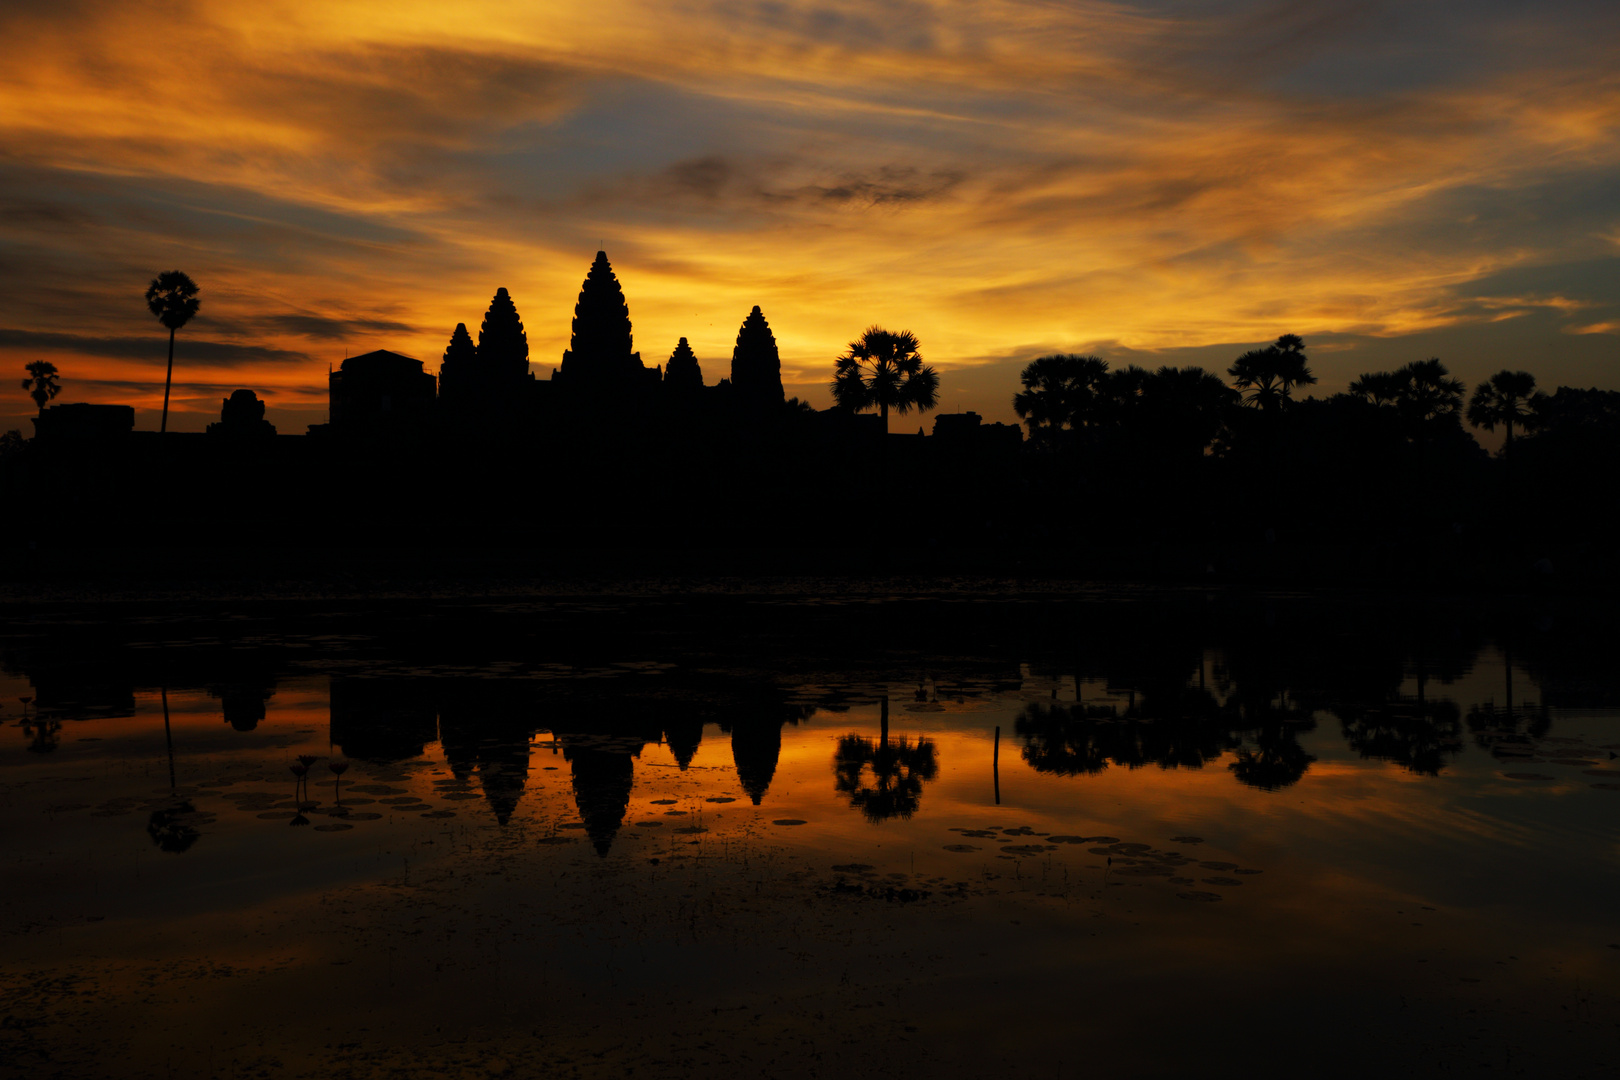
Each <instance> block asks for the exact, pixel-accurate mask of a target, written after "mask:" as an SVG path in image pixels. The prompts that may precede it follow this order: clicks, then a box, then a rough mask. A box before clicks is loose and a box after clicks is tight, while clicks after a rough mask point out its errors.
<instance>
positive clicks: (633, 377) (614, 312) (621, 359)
mask: <svg viewBox="0 0 1620 1080" xmlns="http://www.w3.org/2000/svg"><path fill="white" fill-rule="evenodd" d="M657 378H658V373H657V371H656V370H650V369H648V368H647V367H646V366H644V365H643V364H642V362H641V354H640V353H638V352H633V351H631V337H630V307H629V305H628V304H626V303H625V301H624V290H623V289H621V288H620V287H619V279H618V278H617V277H616V276H614V273H613V267H612V265H611V264H610V263H609V262H608V257H607V252H605V251H598V252H597V253H596V261H595V262H593V263H591V269H590V272H589V273H588V274H586V275H585V283H584V284H583V285H581V286H580V290H579V302H578V303H576V304H575V305H574V327H573V336H572V338H571V339H570V341H569V343H568V349H567V351H566V352H564V353H563V360H562V367H561V368H560V369H559V370H558V372H557V379H558V381H559V382H562V383H565V384H568V385H571V386H575V387H579V388H581V389H585V390H620V389H625V388H628V387H642V386H646V385H648V384H649V383H650V382H656V381H657Z"/></svg>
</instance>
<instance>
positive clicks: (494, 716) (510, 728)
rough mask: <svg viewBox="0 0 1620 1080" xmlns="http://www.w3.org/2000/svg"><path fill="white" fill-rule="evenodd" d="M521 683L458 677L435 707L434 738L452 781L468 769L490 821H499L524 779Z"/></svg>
mask: <svg viewBox="0 0 1620 1080" xmlns="http://www.w3.org/2000/svg"><path fill="white" fill-rule="evenodd" d="M528 689H529V687H528V684H526V683H521V682H501V681H493V680H491V681H481V682H468V683H462V682H458V683H455V684H453V686H452V687H451V688H450V689H449V690H448V692H447V693H446V695H445V700H444V703H443V705H442V706H441V713H440V719H439V742H440V746H441V748H442V749H443V750H444V759H445V761H446V762H447V763H448V764H449V765H450V771H451V772H452V773H453V774H454V775H455V777H456V779H457V780H468V779H470V778H471V777H472V776H473V775H474V774H476V775H477V777H478V784H479V787H480V788H482V789H483V792H484V798H485V799H486V800H488V802H489V805H490V809H492V810H493V811H495V820H497V821H499V822H500V823H501V824H502V825H505V824H506V823H507V821H508V820H510V819H511V817H512V812H513V811H514V810H516V809H517V804H518V800H519V799H520V798H522V796H523V791H524V788H525V787H526V786H527V785H528V780H529V736H530V735H531V734H532V732H533V731H534V727H533V722H532V721H531V720H530V716H531V714H532V706H530V704H529V697H528V693H527V691H528Z"/></svg>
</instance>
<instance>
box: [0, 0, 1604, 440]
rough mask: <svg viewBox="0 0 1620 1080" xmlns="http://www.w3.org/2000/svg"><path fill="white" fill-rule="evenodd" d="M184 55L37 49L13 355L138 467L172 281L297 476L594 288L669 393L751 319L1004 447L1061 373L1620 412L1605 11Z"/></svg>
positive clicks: (550, 354)
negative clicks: (863, 343)
mask: <svg viewBox="0 0 1620 1080" xmlns="http://www.w3.org/2000/svg"><path fill="white" fill-rule="evenodd" d="M159 10H160V9H157V8H154V7H152V6H150V5H146V4H142V3H135V4H129V3H122V4H111V3H105V2H100V0H80V2H75V3H70V4H61V5H52V6H50V7H49V8H47V9H39V8H28V7H19V6H16V5H10V6H7V7H6V8H4V9H0V60H3V61H4V63H0V134H3V138H4V145H5V147H6V150H5V153H4V155H3V156H0V208H3V213H0V296H3V297H4V299H3V300H0V354H3V356H4V358H5V359H4V362H5V363H6V364H7V366H8V367H16V366H20V364H21V362H22V361H24V360H26V359H31V358H33V357H35V356H45V357H48V358H51V359H53V360H55V361H56V362H57V363H58V365H59V366H60V367H61V368H62V369H63V373H64V376H65V384H66V387H67V390H66V396H65V397H64V399H63V400H84V399H103V400H127V401H133V402H135V403H136V404H137V405H138V406H139V407H140V408H141V409H142V410H143V419H142V423H143V424H147V422H148V421H147V414H149V413H150V411H151V409H152V408H153V407H154V405H155V404H156V402H157V400H158V397H159V396H160V395H161V390H160V389H158V388H157V387H158V386H159V381H160V379H161V367H162V363H163V360H164V343H163V341H162V340H161V335H160V334H159V333H157V328H156V327H155V325H151V320H150V319H149V318H148V317H147V315H146V313H145V311H144V308H143V307H142V305H141V303H140V296H139V294H140V292H141V290H142V288H143V287H144V284H145V282H146V280H147V279H148V278H149V277H150V276H151V275H152V274H153V273H154V272H155V271H157V270H160V269H167V268H169V267H171V266H179V267H181V268H183V269H186V270H187V271H188V272H190V273H191V274H192V275H193V276H194V277H196V278H197V279H198V280H199V282H200V283H201V284H202V286H203V288H204V307H203V314H202V315H201V316H200V317H199V319H198V320H197V322H196V323H195V324H194V325H193V326H191V327H188V328H187V329H186V330H185V331H182V334H181V344H180V350H179V357H178V360H177V365H176V375H177V378H178V379H179V380H180V386H179V387H178V390H177V393H178V398H179V401H180V408H181V409H182V410H184V412H185V414H183V415H182V416H181V418H180V420H179V424H178V426H180V427H182V428H197V427H200V426H201V425H202V424H203V423H205V422H206V420H207V419H208V418H209V416H210V415H211V414H212V413H214V412H216V411H217V408H218V400H219V399H220V398H221V397H223V396H224V394H226V393H228V392H229V391H230V390H231V389H232V388H234V387H236V386H238V385H243V384H245V385H249V386H253V387H256V388H258V389H260V390H261V391H262V392H263V393H264V394H265V395H266V396H267V397H268V399H269V402H270V406H271V415H272V418H273V419H276V420H278V422H279V423H281V424H282V427H283V430H289V431H296V430H301V425H302V423H303V422H307V421H310V420H318V419H321V418H322V415H323V411H324V379H323V375H324V372H325V366H326V364H327V363H329V362H333V361H341V360H342V358H343V356H344V354H345V353H346V352H347V353H354V352H360V351H365V350H367V349H371V348H377V347H389V348H393V349H396V350H398V351H401V352H405V353H408V354H410V355H414V356H417V357H420V358H422V359H425V360H427V361H429V366H430V367H432V366H434V364H435V363H436V360H437V357H438V355H439V354H440V352H441V351H442V349H443V345H444V342H445V340H446V339H447V337H448V334H449V331H450V329H451V328H452V327H453V326H454V324H455V323H456V322H458V321H464V322H468V323H469V324H471V325H472V326H473V327H474V328H476V325H477V322H478V320H479V318H480V317H481V315H482V312H483V310H484V308H485V306H487V304H488V300H489V297H490V295H491V294H492V293H493V292H494V290H495V288H496V287H497V286H505V287H507V288H509V289H510V290H511V292H512V294H513V296H514V297H515V299H516V300H517V303H518V305H519V310H520V312H521V313H522V314H523V315H524V317H525V320H526V325H527V327H528V330H529V338H530V342H531V348H532V356H533V359H534V361H535V364H536V370H537V371H538V372H539V373H540V374H541V375H542V377H543V376H544V375H545V374H547V373H548V372H549V370H550V367H551V366H553V365H554V364H555V363H556V362H557V361H558V359H559V358H560V355H561V351H562V349H563V348H564V347H565V345H566V335H567V328H568V318H569V314H570V308H571V305H572V302H573V298H574V296H575V294H576V292H577V290H578V287H579V281H580V279H581V278H582V277H583V275H584V271H585V269H586V267H587V265H588V263H589V260H590V256H591V254H592V253H593V252H594V251H595V250H596V248H597V247H598V246H605V247H606V248H607V250H608V252H609V254H610V255H611V256H612V257H613V258H614V261H615V266H616V268H617V269H618V271H619V274H620V277H621V280H622V281H623V282H624V283H625V286H626V289H627V292H628V297H629V302H630V307H631V313H632V317H633V318H634V320H635V326H636V332H637V344H638V347H639V348H640V349H641V350H642V352H643V356H644V358H645V359H646V360H647V361H648V362H649V363H654V362H661V361H662V360H663V359H664V358H665V357H667V355H668V353H669V350H670V349H671V348H672V347H673V344H674V341H675V339H676V338H677V337H679V336H686V337H688V338H690V339H691V341H692V344H693V347H694V348H695V349H696V351H697V353H698V356H699V359H700V361H702V363H703V364H704V370H705V374H706V377H707V378H708V380H709V381H710V382H713V381H715V380H716V379H718V378H719V377H720V376H721V375H724V374H726V371H727V363H728V357H729V350H730V344H731V341H732V339H733V337H734V335H735V331H736V326H737V325H738V323H739V322H740V321H741V318H742V316H743V315H744V314H745V313H746V312H747V310H748V308H749V307H750V306H751V305H752V304H755V303H759V304H761V305H762V306H763V307H764V309H765V312H766V314H767V316H768V317H769V318H770V320H771V323H772V326H773V328H774V329H775V331H776V333H777V337H778V340H779V341H780V342H781V344H782V347H783V354H784V363H785V366H786V369H787V371H786V374H787V377H788V379H789V380H790V382H791V383H793V384H794V385H793V387H792V389H793V390H796V391H799V392H802V393H806V394H808V395H809V396H810V397H811V398H812V400H815V401H818V402H825V400H826V394H825V391H824V389H823V388H822V387H821V386H820V384H821V382H822V381H823V380H824V378H825V376H826V374H827V368H828V366H829V363H830V358H831V357H832V356H833V355H835V354H836V353H837V351H838V350H839V348H840V347H841V345H842V343H843V342H845V341H847V340H848V339H849V338H850V337H852V336H853V335H854V334H856V333H858V332H859V330H860V329H861V328H862V327H863V326H864V325H865V324H867V323H869V322H873V321H878V322H882V323H885V324H889V325H894V326H905V327H909V328H911V329H913V330H915V331H916V332H917V333H918V334H919V335H920V336H921V338H922V340H923V343H924V346H925V354H926V355H927V356H928V357H929V358H930V359H931V360H933V361H935V362H937V363H938V364H939V365H940V367H941V368H942V369H943V371H944V373H945V383H944V400H945V403H946V405H947V406H950V407H955V406H960V407H964V408H978V409H980V410H981V411H984V412H985V413H987V414H988V415H990V416H992V417H994V418H997V419H1007V418H1008V417H1009V412H1010V410H1009V405H1008V400H1009V398H1010V394H1011V387H1012V384H1013V378H1014V374H1015V372H1016V370H1017V368H1018V367H1019V366H1020V365H1021V364H1022V363H1023V362H1024V361H1027V360H1028V359H1029V358H1031V357H1032V356H1034V355H1036V354H1038V353H1039V352H1042V351H1049V350H1056V349H1065V350H1072V349H1095V350H1097V351H1100V352H1102V353H1104V354H1105V355H1109V356H1113V357H1116V358H1119V359H1130V360H1134V361H1136V362H1145V363H1149V364H1156V363H1160V362H1187V361H1194V362H1202V363H1206V364H1210V365H1217V364H1218V365H1221V366H1224V365H1225V363H1227V362H1229V360H1230V358H1231V356H1232V355H1234V354H1235V352H1236V351H1239V350H1240V349H1241V348H1242V347H1244V346H1246V345H1248V344H1251V343H1254V342H1258V341H1262V340H1269V339H1270V338H1272V337H1274V336H1275V335H1276V334H1277V333H1279V332H1282V331H1284V330H1289V331H1296V332H1299V333H1302V334H1303V335H1305V337H1306V338H1307V341H1309V342H1312V343H1313V344H1315V345H1316V349H1315V351H1314V360H1315V366H1316V368H1317V371H1318V374H1319V375H1321V376H1322V379H1323V387H1322V389H1324V390H1328V391H1331V390H1334V389H1337V388H1339V387H1340V386H1342V385H1343V383H1344V382H1345V381H1346V380H1347V379H1349V378H1351V377H1353V376H1354V375H1355V374H1357V373H1358V372H1359V371H1361V370H1364V369H1366V368H1371V367H1380V366H1388V365H1391V364H1397V363H1402V362H1405V361H1406V360H1410V359H1417V358H1421V357H1423V356H1427V355H1439V356H1441V357H1442V359H1444V360H1446V361H1447V362H1448V363H1450V364H1451V365H1452V367H1453V368H1454V369H1455V370H1456V371H1457V372H1458V373H1459V374H1462V375H1463V376H1464V377H1466V378H1468V379H1470V380H1473V379H1477V378H1479V377H1480V376H1482V375H1484V374H1486V373H1488V372H1489V371H1490V370H1494V369H1495V367H1498V366H1501V365H1503V364H1507V363H1512V364H1515V365H1524V366H1527V367H1531V368H1533V369H1535V370H1536V371H1537V372H1538V373H1539V374H1540V376H1541V377H1542V380H1543V382H1545V383H1548V384H1554V385H1556V384H1558V383H1576V384H1581V385H1592V384H1598V385H1612V384H1613V376H1612V374H1611V373H1612V363H1613V357H1614V344H1613V343H1614V341H1615V334H1616V333H1620V294H1617V293H1616V291H1615V287H1614V286H1615V279H1616V273H1615V270H1614V267H1615V265H1616V262H1615V260H1616V254H1617V253H1616V250H1615V245H1616V242H1617V240H1620V221H1617V220H1616V217H1615V213H1616V212H1615V209H1614V207H1615V205H1616V203H1615V200H1614V198H1613V194H1614V190H1615V183H1616V177H1617V171H1616V170H1617V163H1620V162H1617V157H1620V155H1617V149H1620V147H1617V143H1616V139H1615V126H1616V118H1617V116H1620V85H1617V83H1616V80H1615V77H1614V74H1613V72H1614V70H1615V63H1614V60H1615V50H1616V48H1617V46H1616V45H1615V44H1614V43H1615V42H1616V41H1620V36H1617V35H1616V33H1615V31H1616V30H1617V29H1620V16H1617V15H1616V12H1615V9H1614V7H1613V5H1609V4H1600V3H1584V2H1573V0H1566V2H1562V3H1553V4H1542V5H1537V6H1536V7H1535V9H1534V10H1533V11H1531V10H1530V9H1527V8H1525V7H1524V6H1523V5H1519V4H1510V3H1506V2H1493V3H1483V4H1470V5H1467V6H1466V8H1465V9H1464V8H1459V6H1458V5H1455V4H1445V3H1437V2H1430V3H1416V4H1399V5H1396V4H1387V3H1362V2H1350V0H1296V2H1281V0H1248V2H1244V0H1201V2H1198V3H1194V4H1185V3H1167V2H1159V0H1138V2H1136V3H1075V4H1067V5H1051V4H1033V3H1020V2H1011V0H1003V2H998V3H989V4H976V5H959V4H945V3H942V2H930V0H890V2H886V3H881V4H871V3H859V4H857V3H853V2H849V0H826V2H822V3H813V4H789V3H773V2H752V3H751V2H744V0H692V2H689V3H681V4H674V5H671V4H658V5H653V4H646V3H643V2H639V0H609V2H605V3H601V4H594V5H590V6H589V8H588V9H586V8H578V7H574V6H571V5H543V6H526V7H523V8H521V9H514V8H513V7H512V6H511V5H496V4H483V5H481V4H476V3H475V4H465V5H458V6H457V7H456V9H455V15H454V17H453V18H449V17H447V16H446V15H445V9H444V8H443V6H442V5H439V4H431V5H430V4H425V3H390V4H387V5H379V4H366V3H338V4H322V5H310V4H305V3H299V2H294V0H289V2H283V3H275V4H267V5H255V6H251V7H243V6H241V5H210V4H206V3H196V4H193V5H190V10H189V11H188V12H187V15H186V17H185V18H184V20H183V24H184V26H185V28H186V30H185V33H184V34H183V35H180V36H176V35H175V34H174V33H173V32H172V26H173V24H174V18H175V17H174V15H173V12H172V7H170V6H165V7H163V8H162V9H161V12H162V17H154V12H156V11H159ZM13 381H15V380H13ZM29 411H30V410H29V409H28V407H27V403H26V401H25V400H24V399H23V398H22V397H21V396H20V395H19V394H18V393H17V392H16V389H15V387H13V391H12V393H11V394H10V395H8V396H6V397H5V398H4V399H3V404H0V427H11V426H18V425H19V424H21V423H22V420H21V418H22V417H23V416H25V415H26V414H27V413H28V412H29ZM186 414H189V415H186Z"/></svg>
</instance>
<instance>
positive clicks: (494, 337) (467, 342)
mask: <svg viewBox="0 0 1620 1080" xmlns="http://www.w3.org/2000/svg"><path fill="white" fill-rule="evenodd" d="M531 366H532V365H531V358H530V355H529V339H528V333H527V331H526V330H525V329H524V326H523V318H522V316H521V315H520V314H519V313H518V309H517V304H516V303H515V302H514V301H513V299H512V296H511V294H509V293H508V292H507V291H506V289H505V288H500V289H496V290H495V296H494V298H493V299H492V300H491V301H490V304H489V310H487V311H486V312H485V313H484V319H483V322H482V324H481V325H480V326H479V328H478V340H477V342H476V343H475V342H474V341H473V337H472V334H471V333H470V332H469V331H468V329H467V324H466V323H457V324H456V327H455V329H454V330H453V331H452V332H451V334H450V340H449V342H448V343H447V344H446V346H445V350H444V356H443V358H442V360H441V362H440V365H439V374H438V377H437V380H436V383H435V379H434V376H433V375H432V374H430V373H428V372H427V371H425V370H424V366H423V363H422V362H421V361H419V360H416V359H414V358H412V357H408V356H404V355H402V354H399V353H395V352H389V351H388V350H385V349H379V350H376V351H374V352H369V353H365V354H364V355H361V356H353V357H349V358H348V359H346V360H344V361H343V363H342V366H341V367H340V368H339V369H338V370H336V371H333V372H332V373H331V376H330V393H331V409H330V417H331V419H330V420H329V421H328V423H326V424H324V425H313V427H312V430H313V431H314V433H315V434H317V435H322V436H330V437H333V438H338V439H343V440H347V441H355V440H368V439H373V438H377V437H379V436H382V437H389V436H392V437H394V438H396V439H397V438H401V437H404V438H409V437H418V438H420V437H424V436H427V435H429V434H430V433H431V432H433V431H435V430H437V431H439V432H442V433H450V434H454V435H456V436H458V437H460V438H464V439H465V438H471V439H475V440H477V441H479V442H482V443H488V442H491V441H526V440H529V439H533V438H540V437H543V436H544V433H545V431H546V430H547V429H555V428H558V427H561V428H564V429H568V430H572V431H577V430H578V429H579V427H580V425H579V423H578V421H579V420H580V419H581V418H586V419H587V420H588V419H589V418H593V417H596V416H599V415H600V413H601V411H602V410H612V411H615V412H620V413H623V412H626V411H628V412H630V413H632V414H637V415H638V416H639V418H640V419H642V420H643V421H645V419H646V418H647V417H646V414H647V413H648V412H649V411H654V412H656V411H659V410H663V411H666V412H667V411H671V410H675V409H678V410H681V411H690V410H693V409H699V410H701V409H703V408H704V407H705V406H707V407H708V409H709V410H710V411H720V412H724V413H727V414H729V415H730V418H731V419H734V420H735V419H740V418H746V417H749V416H752V417H756V418H757V417H758V416H761V415H769V414H770V413H771V411H772V410H779V409H780V408H781V407H782V406H783V405H784V404H785V402H786V400H787V398H786V394H785V393H784V391H783V389H782V361H781V356H780V355H779V353H778V351H777V347H776V338H775V335H773V334H772V333H771V328H770V324H769V323H768V322H767V321H766V319H765V315H764V313H763V312H762V311H761V310H760V308H759V307H758V305H755V307H754V308H753V310H751V311H750V312H749V313H748V315H747V317H746V318H744V320H743V322H742V325H741V327H740V328H739V329H738V331H737V344H736V348H735V349H734V350H733V352H732V358H731V372H730V375H729V377H724V378H721V379H720V380H719V383H718V385H715V386H708V385H706V384H705V383H704V381H703V370H702V366H701V364H700V362H699V360H698V358H697V356H696V355H694V354H693V352H692V347H691V345H690V344H689V343H688V342H687V339H686V338H684V337H683V338H681V339H680V340H679V341H678V342H676V344H675V347H674V349H673V351H672V352H671V353H670V356H669V360H668V362H667V364H654V365H653V366H651V367H649V366H648V365H647V364H646V363H644V362H643V361H642V358H641V353H640V352H638V351H637V350H636V348H635V339H634V336H633V333H632V328H631V322H630V307H629V304H628V303H627V302H626V300H625V295H624V289H623V288H622V287H621V286H620V284H619V279H618V276H617V275H616V274H614V272H613V266H612V264H611V263H609V262H608V257H607V253H606V252H603V251H598V252H597V253H596V260H595V261H594V262H593V263H592V264H591V267H590V270H589V272H588V273H587V274H586V276H585V281H584V283H583V284H582V285H581V286H580V290H579V300H578V302H577V303H576V304H575V305H574V317H573V322H572V326H571V335H570V338H569V343H568V348H567V349H565V350H563V354H562V357H561V360H560V362H559V363H558V364H557V366H555V367H554V368H552V370H551V373H550V375H549V377H546V378H536V376H535V374H534V372H533V371H532V370H531Z"/></svg>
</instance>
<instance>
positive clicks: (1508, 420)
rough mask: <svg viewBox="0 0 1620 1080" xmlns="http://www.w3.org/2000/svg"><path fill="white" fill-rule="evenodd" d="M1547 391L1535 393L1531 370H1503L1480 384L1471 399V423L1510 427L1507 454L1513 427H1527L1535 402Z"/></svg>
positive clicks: (1510, 446) (1487, 427)
mask: <svg viewBox="0 0 1620 1080" xmlns="http://www.w3.org/2000/svg"><path fill="white" fill-rule="evenodd" d="M1545 396H1546V395H1545V394H1539V393H1537V392H1536V377H1535V376H1534V375H1532V374H1530V373H1529V372H1528V371H1508V370H1506V369H1503V370H1501V371H1498V372H1497V373H1496V374H1495V375H1492V376H1491V377H1490V378H1489V379H1486V380H1485V381H1484V382H1482V383H1480V384H1479V386H1477V387H1475V389H1474V396H1473V397H1472V398H1470V399H1469V401H1468V422H1469V423H1470V424H1472V425H1474V426H1475V427H1482V428H1484V429H1485V430H1486V431H1495V430H1496V425H1497V424H1501V425H1503V426H1504V427H1506V428H1507V445H1506V446H1505V447H1504V448H1503V449H1504V453H1512V451H1513V426H1514V425H1515V424H1517V425H1519V426H1520V427H1528V426H1529V420H1530V417H1531V416H1532V415H1533V413H1534V408H1533V402H1534V401H1535V399H1536V398H1538V397H1545Z"/></svg>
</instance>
